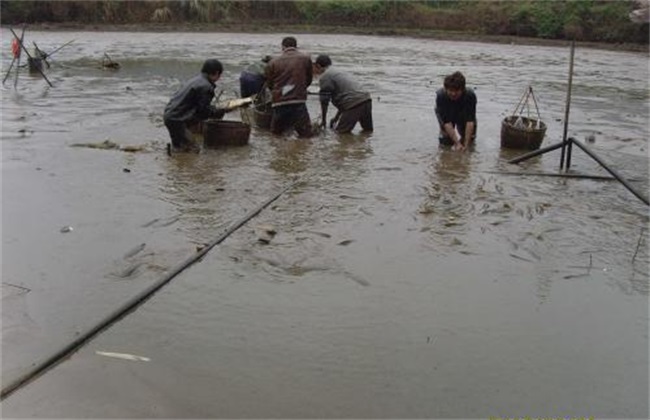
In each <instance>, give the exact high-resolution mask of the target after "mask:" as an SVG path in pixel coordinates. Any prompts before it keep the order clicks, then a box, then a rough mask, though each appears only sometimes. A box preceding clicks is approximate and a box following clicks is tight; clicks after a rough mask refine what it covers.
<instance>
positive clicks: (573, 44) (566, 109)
mask: <svg viewBox="0 0 650 420" xmlns="http://www.w3.org/2000/svg"><path fill="white" fill-rule="evenodd" d="M575 47H576V42H575V40H573V41H571V59H570V61H569V85H568V86H567V92H566V104H565V107H564V132H563V133H562V144H563V146H564V147H562V155H561V157H560V169H564V153H565V148H566V146H567V138H566V136H567V129H568V127H569V109H570V108H571V87H572V85H573V57H574V55H575ZM567 169H568V168H567Z"/></svg>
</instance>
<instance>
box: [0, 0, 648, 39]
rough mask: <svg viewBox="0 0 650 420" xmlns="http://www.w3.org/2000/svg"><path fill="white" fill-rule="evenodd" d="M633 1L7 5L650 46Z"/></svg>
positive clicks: (75, 13)
mask: <svg viewBox="0 0 650 420" xmlns="http://www.w3.org/2000/svg"><path fill="white" fill-rule="evenodd" d="M635 7H636V6H635V2H634V1H633V0H622V1H618V0H606V1H605V0H556V1H548V0H518V1H513V0H492V1H478V0H474V1H470V0H417V1H415V0H413V1H403V0H320V1H310V0H306V1H285V0H276V1H260V0H220V1H213V0H175V1H165V0H158V1H132V0H129V1H118V0H104V1H86V0H78V1H41V0H35V1H25V0H2V1H1V2H0V19H1V23H2V24H19V23H84V24H136V23H140V24H142V23H144V22H151V23H155V24H179V25H186V24H192V23H197V24H220V25H228V26H232V25H237V24H241V25H248V26H250V25H255V24H260V25H264V26H267V27H268V26H269V25H275V24H277V25H283V26H287V25H302V26H304V25H317V26H320V27H327V26H333V27H346V26H348V27H357V28H368V29H372V28H377V27H381V28H384V29H387V30H390V29H393V30H395V31H396V32H397V33H399V32H401V30H403V29H407V28H408V29H417V30H420V31H427V30H431V31H450V32H464V33H472V34H477V35H500V36H521V37H533V38H543V39H575V40H577V41H587V42H609V43H636V44H642V45H647V44H648V40H649V37H648V23H643V24H637V23H633V22H631V21H630V19H629V17H628V16H629V14H630V12H631V11H632V10H634V9H635Z"/></svg>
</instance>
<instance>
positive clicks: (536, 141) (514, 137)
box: [501, 86, 546, 150]
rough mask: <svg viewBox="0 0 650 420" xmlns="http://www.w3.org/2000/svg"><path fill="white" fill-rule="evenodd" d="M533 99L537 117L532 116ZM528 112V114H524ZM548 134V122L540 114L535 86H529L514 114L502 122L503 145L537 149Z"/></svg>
mask: <svg viewBox="0 0 650 420" xmlns="http://www.w3.org/2000/svg"><path fill="white" fill-rule="evenodd" d="M530 99H532V100H533V103H534V104H535V110H536V111H537V119H535V118H532V117H531V116H530V107H529V100H530ZM524 110H525V111H527V112H526V114H527V115H526V116H524V115H522V114H523V113H524ZM545 135H546V124H545V123H544V122H543V121H542V119H541V117H540V115H539V108H538V107H537V101H536V100H535V96H534V94H533V88H532V87H530V86H529V87H528V89H527V90H526V92H525V93H524V95H523V96H522V98H521V99H520V100H519V104H518V105H517V106H516V107H515V111H514V112H513V113H512V115H510V116H508V117H505V118H504V119H503V121H502V122H501V147H504V148H509V149H528V150H536V149H539V147H540V146H541V145H542V141H543V140H544V136H545Z"/></svg>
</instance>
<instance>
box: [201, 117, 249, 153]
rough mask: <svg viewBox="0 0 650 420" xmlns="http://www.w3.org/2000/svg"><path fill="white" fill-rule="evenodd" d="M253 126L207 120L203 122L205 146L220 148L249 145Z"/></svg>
mask: <svg viewBox="0 0 650 420" xmlns="http://www.w3.org/2000/svg"><path fill="white" fill-rule="evenodd" d="M250 135H251V126H250V125H248V124H244V123H243V122H241V121H224V120H206V121H204V122H203V146H204V147H206V148H208V149H210V148H218V147H224V146H244V145H246V144H248V139H249V137H250Z"/></svg>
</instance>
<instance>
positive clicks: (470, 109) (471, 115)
mask: <svg viewBox="0 0 650 420" xmlns="http://www.w3.org/2000/svg"><path fill="white" fill-rule="evenodd" d="M466 95H468V96H467V99H468V101H469V102H468V104H467V117H468V118H467V122H466V123H465V138H464V139H463V147H464V148H467V147H469V146H470V145H471V144H472V140H473V138H474V133H475V132H476V96H475V95H474V92H473V91H471V90H470V91H468V92H467V93H466Z"/></svg>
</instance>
